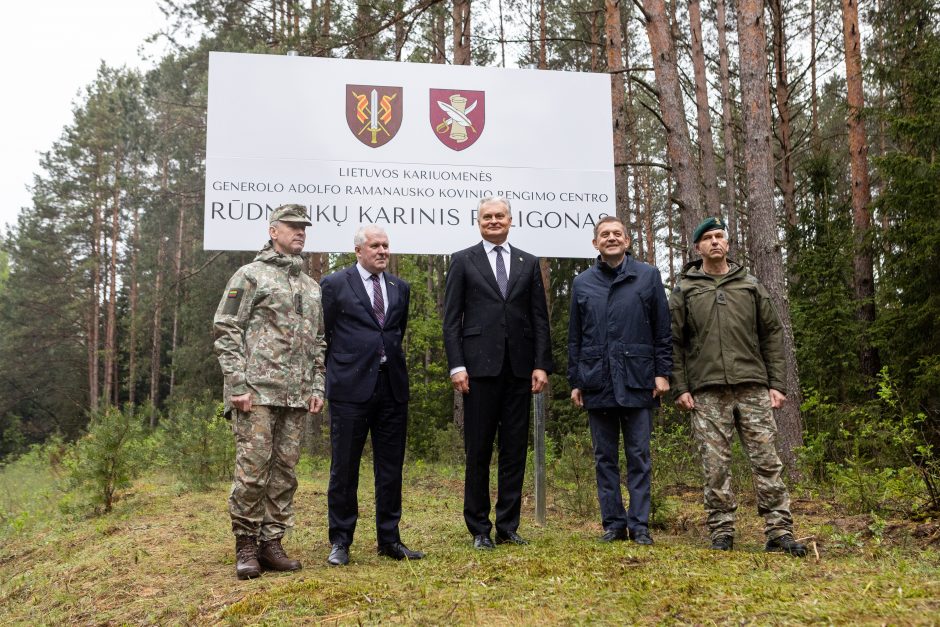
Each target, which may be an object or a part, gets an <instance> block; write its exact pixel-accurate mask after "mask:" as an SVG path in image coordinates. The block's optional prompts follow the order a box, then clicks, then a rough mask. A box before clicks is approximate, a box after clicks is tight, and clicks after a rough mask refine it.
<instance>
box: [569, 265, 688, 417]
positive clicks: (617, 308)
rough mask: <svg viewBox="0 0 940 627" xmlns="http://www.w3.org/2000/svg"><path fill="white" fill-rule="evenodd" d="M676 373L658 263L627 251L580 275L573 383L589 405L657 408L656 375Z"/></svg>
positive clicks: (574, 306) (573, 321)
mask: <svg viewBox="0 0 940 627" xmlns="http://www.w3.org/2000/svg"><path fill="white" fill-rule="evenodd" d="M671 373H672V331H671V329H670V319H669V304H668V302H667V301H666V291H665V289H663V282H662V278H661V277H660V276H659V270H658V269H656V268H655V267H653V266H651V265H649V264H645V263H643V262H640V261H636V260H634V258H633V255H631V254H630V253H627V254H626V256H625V257H624V260H623V262H622V263H621V264H620V265H619V266H617V267H616V268H611V267H610V266H608V265H607V264H606V263H605V262H604V261H603V260H602V259H601V258H600V257H598V258H597V263H595V264H594V266H592V267H591V268H588V269H587V270H585V271H584V272H582V273H581V274H579V275H578V276H576V277H575V279H574V282H573V283H572V288H571V312H570V317H569V318H568V382H569V383H570V384H571V387H572V388H579V389H580V390H581V394H582V398H583V400H584V406H585V407H586V408H587V409H602V408H615V407H655V406H657V405H659V401H658V399H654V398H653V389H654V387H655V381H654V378H655V377H669V376H670V374H671Z"/></svg>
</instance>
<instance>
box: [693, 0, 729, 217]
mask: <svg viewBox="0 0 940 627" xmlns="http://www.w3.org/2000/svg"><path fill="white" fill-rule="evenodd" d="M689 24H690V26H691V31H692V67H693V70H694V74H695V107H696V112H697V115H696V121H697V122H698V143H699V151H700V152H701V163H702V187H703V189H704V190H705V213H707V214H708V215H710V216H717V215H719V214H720V213H721V202H720V201H719V200H718V166H717V165H716V164H715V140H714V139H712V122H711V115H710V114H709V108H708V76H707V74H706V72H705V45H704V43H703V42H702V11H701V6H700V4H699V0H689Z"/></svg>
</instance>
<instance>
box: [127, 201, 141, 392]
mask: <svg viewBox="0 0 940 627" xmlns="http://www.w3.org/2000/svg"><path fill="white" fill-rule="evenodd" d="M130 253H131V276H130V302H129V308H130V311H129V312H128V314H129V316H130V320H129V327H130V328H129V331H128V340H127V344H128V346H127V402H128V403H130V405H131V407H133V406H134V403H136V402H137V325H138V319H137V302H138V299H139V297H140V284H139V281H138V279H137V262H138V257H139V256H140V209H139V208H137V207H135V208H134V224H133V232H132V234H131V251H130Z"/></svg>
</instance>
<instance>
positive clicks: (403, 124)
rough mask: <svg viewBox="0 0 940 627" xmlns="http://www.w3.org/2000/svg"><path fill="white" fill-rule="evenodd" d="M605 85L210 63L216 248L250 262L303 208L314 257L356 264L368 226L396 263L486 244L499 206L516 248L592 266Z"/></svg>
mask: <svg viewBox="0 0 940 627" xmlns="http://www.w3.org/2000/svg"><path fill="white" fill-rule="evenodd" d="M613 172H614V164H613V142H612V138H611V109H610V81H609V78H608V77H607V75H603V74H586V73H575V72H549V71H543V70H514V69H513V70H508V69H497V68H481V67H467V66H449V65H431V64H416V63H390V62H382V61H353V60H339V59H320V58H312V57H288V56H273V55H254V54H235V53H221V52H213V53H211V54H210V57H209V111H208V130H207V137H206V206H205V237H204V246H205V248H206V249H207V250H257V249H259V248H260V247H261V244H262V243H263V242H264V241H265V239H266V238H267V232H266V228H265V227H266V224H267V219H268V215H269V213H270V211H271V210H272V209H274V208H275V207H277V206H278V205H281V204H284V203H300V204H303V205H305V206H306V207H307V208H308V211H309V213H310V216H311V220H312V222H313V226H312V227H311V228H309V229H308V230H307V245H306V250H308V251H319V252H348V251H352V250H353V243H352V238H353V234H354V232H355V230H356V228H357V227H358V226H359V225H360V224H367V223H373V224H378V225H380V226H382V227H383V228H385V230H386V231H387V232H388V235H389V239H390V241H391V249H392V252H395V253H421V254H449V253H452V252H454V251H456V250H460V249H462V248H466V247H467V246H470V245H472V244H474V243H475V242H477V241H479V240H480V234H479V230H478V227H477V224H476V212H477V205H478V203H479V199H480V198H482V197H486V196H504V197H506V198H508V199H509V201H510V204H511V208H512V226H513V228H512V230H511V231H510V236H509V238H510V239H509V241H510V243H512V244H513V245H514V246H518V247H519V248H522V249H523V250H526V251H528V252H530V253H532V254H534V255H537V256H541V257H593V256H594V255H595V254H596V251H595V250H594V248H593V247H592V246H591V238H592V235H593V228H594V224H595V223H596V222H597V220H598V218H600V217H602V216H604V215H612V214H614V213H616V210H615V204H614V203H615V198H614V174H613Z"/></svg>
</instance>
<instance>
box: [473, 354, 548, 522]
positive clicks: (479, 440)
mask: <svg viewBox="0 0 940 627" xmlns="http://www.w3.org/2000/svg"><path fill="white" fill-rule="evenodd" d="M531 390H532V381H531V379H522V378H519V377H514V376H513V374H512V369H511V368H510V366H509V361H508V359H507V360H506V361H505V362H504V363H503V370H502V373H501V374H500V375H499V376H498V377H471V378H470V392H469V393H468V394H467V395H466V396H464V404H463V409H464V451H465V452H466V454H467V468H466V473H465V475H464V491H463V517H464V520H465V521H466V523H467V529H468V530H469V531H470V533H471V534H472V535H475V536H476V535H489V533H490V531H491V530H492V528H493V525H492V523H491V522H490V460H491V459H492V457H493V442H494V440H495V439H496V437H497V435H498V436H499V459H498V461H499V470H498V473H499V474H498V477H497V479H498V482H499V483H498V488H497V498H496V533H497V534H506V533H509V532H514V531H516V530H517V529H518V528H519V510H520V508H521V506H522V480H523V478H524V477H525V462H526V452H527V451H528V443H529V402H530V401H531V400H532V392H531Z"/></svg>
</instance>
